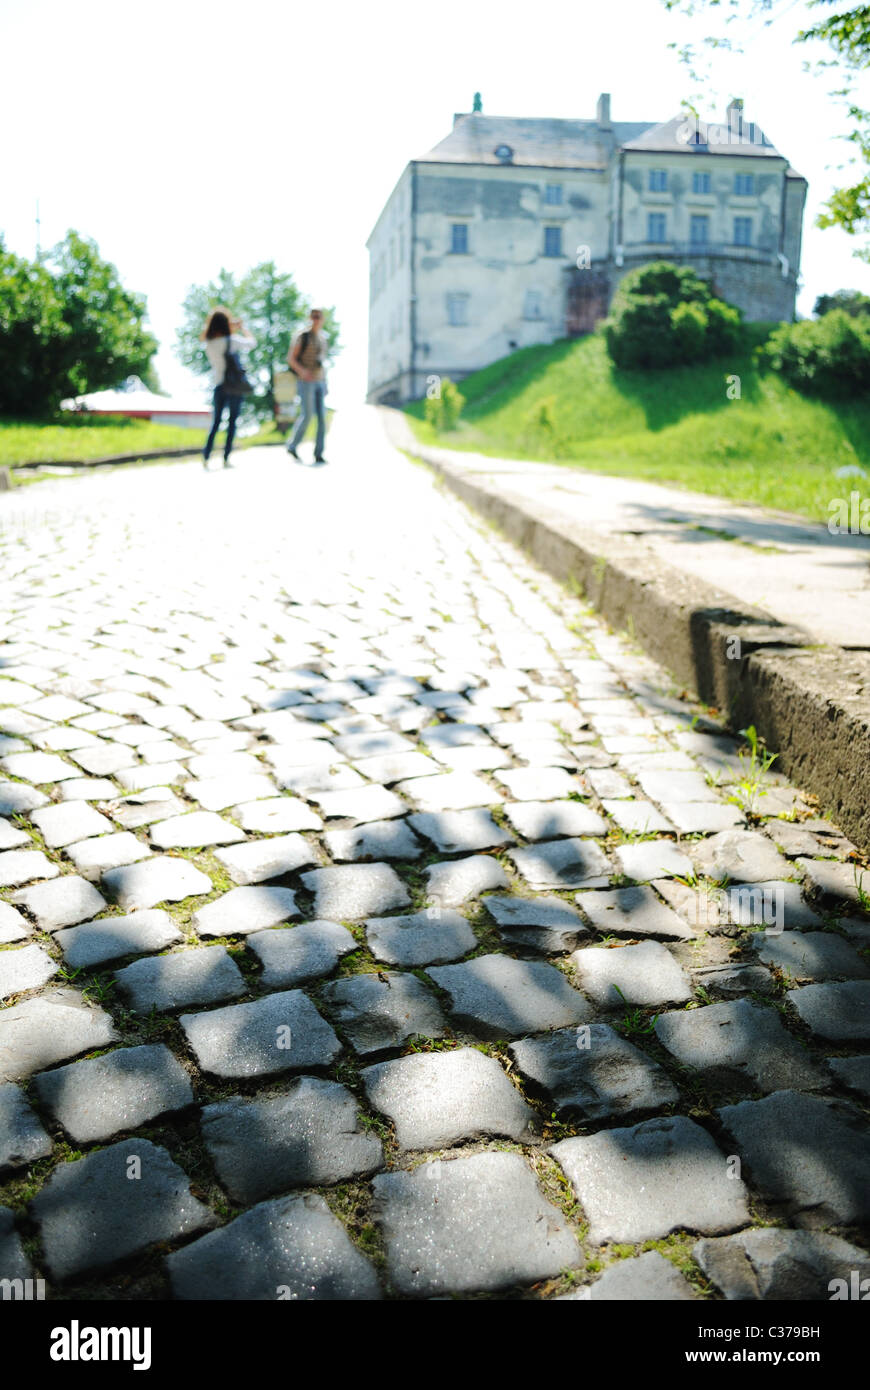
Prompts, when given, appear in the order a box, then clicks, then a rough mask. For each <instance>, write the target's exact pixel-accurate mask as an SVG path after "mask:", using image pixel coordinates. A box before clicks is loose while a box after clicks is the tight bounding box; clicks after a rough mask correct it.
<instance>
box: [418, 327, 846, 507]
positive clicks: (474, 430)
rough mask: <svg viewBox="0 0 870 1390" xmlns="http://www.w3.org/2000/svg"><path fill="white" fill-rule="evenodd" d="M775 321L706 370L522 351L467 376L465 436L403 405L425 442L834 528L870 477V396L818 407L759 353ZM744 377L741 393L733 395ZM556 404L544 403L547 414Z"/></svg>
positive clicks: (596, 347)
mask: <svg viewBox="0 0 870 1390" xmlns="http://www.w3.org/2000/svg"><path fill="white" fill-rule="evenodd" d="M771 327H772V325H770V324H747V325H745V329H744V334H743V344H742V347H741V349H740V350H739V351H738V352H736V353H735V354H734V356H733V357H729V358H722V359H720V360H719V361H716V362H710V363H704V364H702V365H699V366H691V367H689V366H687V367H674V368H669V369H663V370H656V371H643V372H642V371H630V372H629V371H619V370H617V369H616V368H615V367H614V366H613V364H612V363H611V361H610V359H609V358H608V356H607V353H606V351H605V347H604V340H603V337H602V336H601V334H600V333H594V334H591V335H589V336H588V337H585V338H579V339H575V340H570V341H565V340H563V341H561V342H557V343H552V344H550V345H549V346H539V347H530V348H523V349H521V350H520V351H519V352H515V353H513V354H512V355H511V356H510V357H505V358H502V359H501V360H500V361H498V362H494V363H492V365H491V366H489V367H486V368H484V369H483V370H482V371H480V372H475V373H474V374H473V375H471V376H469V377H466V378H465V379H464V380H463V382H462V392H463V395H465V397H466V400H467V405H466V407H465V410H464V413H463V418H462V420H461V421H460V425H459V428H458V429H457V430H454V431H451V432H450V433H448V434H444V435H437V434H436V433H435V431H434V430H433V429H432V427H431V425H429V424H428V423H427V422H426V421H425V420H424V419H423V418H422V417H423V402H422V401H418V402H414V403H412V404H411V405H409V406H408V407H407V414H408V417H409V419H410V421H411V424H412V426H413V428H414V431H415V433H416V435H417V437H418V438H419V439H420V440H421V442H423V443H432V444H440V445H444V446H446V447H448V448H451V449H471V450H475V451H476V452H478V453H482V454H490V455H493V456H496V457H498V456H501V457H508V458H526V459H540V460H547V461H548V462H555V463H561V464H565V465H566V466H568V467H572V468H584V469H590V470H592V471H594V472H598V473H610V474H617V475H623V476H626V477H636V478H649V479H651V480H654V481H656V482H661V483H675V484H677V485H679V486H681V487H685V488H690V489H692V490H693V491H696V492H706V493H712V494H715V495H717V496H720V497H730V498H734V499H735V500H739V501H744V502H754V503H757V504H760V505H762V506H767V507H775V508H777V509H779V510H782V511H790V512H795V513H798V514H800V515H803V516H808V517H813V518H815V519H817V520H825V521H826V520H827V519H828V516H829V515H830V513H829V510H828V504H829V501H830V499H831V498H832V497H844V496H848V493H849V491H850V488H854V487H856V486H857V484H858V483H860V479H857V480H856V479H855V478H851V479H849V478H846V479H843V478H838V477H837V476H836V473H837V469H839V468H842V467H843V465H844V464H858V465H860V466H862V467H864V468H866V469H867V470H868V473H870V400H852V401H842V402H839V401H838V402H825V401H819V400H810V399H808V398H807V397H804V396H801V395H800V394H799V393H798V392H796V391H794V390H792V389H791V388H790V387H789V386H787V385H786V384H785V383H784V382H783V380H782V379H781V378H780V377H778V376H777V375H776V374H775V373H773V372H768V371H761V370H759V368H758V365H757V363H756V360H755V357H754V348H755V347H756V346H757V345H758V344H759V343H760V342H762V341H763V340H764V339H765V338H766V337H767V335H768V333H769V332H770V329H771ZM730 375H736V376H739V377H740V383H741V398H740V399H739V400H729V399H728V398H727V396H726V377H727V376H730ZM544 406H546V409H542V407H544Z"/></svg>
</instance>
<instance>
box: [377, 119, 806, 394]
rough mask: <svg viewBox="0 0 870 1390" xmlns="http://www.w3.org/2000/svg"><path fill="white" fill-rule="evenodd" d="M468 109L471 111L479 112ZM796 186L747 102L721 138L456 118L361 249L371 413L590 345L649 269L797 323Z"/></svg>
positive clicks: (754, 312)
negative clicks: (437, 385) (698, 280)
mask: <svg viewBox="0 0 870 1390" xmlns="http://www.w3.org/2000/svg"><path fill="white" fill-rule="evenodd" d="M475 104H476V105H477V103H475ZM806 191H807V184H806V180H805V179H804V178H803V177H802V175H800V174H799V173H797V172H796V171H795V170H794V169H793V168H792V167H791V166H790V164H789V162H788V160H787V159H786V158H785V156H784V155H782V154H780V153H779V151H778V150H777V149H776V148H775V147H774V145H773V144H772V143H771V142H770V140H768V138H767V136H766V135H765V134H764V132H763V131H762V130H761V129H760V128H759V127H758V126H757V125H756V124H755V123H754V122H749V121H746V120H745V119H744V116H743V107H742V103H741V102H739V101H733V102H731V103H730V105H729V106H728V109H727V112H726V116H725V120H724V121H723V122H722V123H706V122H704V121H700V120H696V119H695V118H693V117H689V116H686V115H679V116H675V117H674V118H673V119H672V120H669V121H665V122H663V123H649V122H645V121H612V120H611V117H610V97H609V95H608V94H607V93H603V94H602V95H601V96H600V97H599V99H598V106H597V111H596V117H595V120H547V119H543V120H538V119H525V118H519V117H502V116H487V115H484V114H483V112H482V111H480V110H478V109H475V110H474V111H471V112H467V113H460V114H458V115H455V116H454V118H453V129H452V131H451V132H450V134H449V135H448V136H447V137H446V138H445V139H444V140H442V141H441V142H440V143H439V144H437V145H436V146H435V147H434V149H432V150H430V151H429V153H428V154H424V155H422V156H421V157H420V158H418V159H413V160H411V162H410V163H409V164H408V165H407V166H406V168H405V170H404V172H403V173H402V175H401V177H400V179H399V181H398V183H397V184H396V186H395V188H394V189H393V191H392V193H391V194H390V196H389V198H388V199H387V202H386V205H385V206H384V209H383V211H382V212H381V215H380V217H379V218H378V220H377V223H376V224H375V227H374V230H373V231H372V233H371V236H370V237H369V240H368V243H367V245H368V249H369V257H370V297H369V370H368V399H369V400H371V401H381V402H392V403H398V402H400V401H405V400H412V399H416V398H419V397H421V396H424V395H425V394H426V389H427V382H428V381H429V379H430V378H432V377H441V376H449V377H451V378H452V379H453V380H454V381H458V380H461V378H462V377H463V376H466V375H468V373H469V372H474V371H477V370H478V369H479V368H481V367H485V366H487V365H488V364H489V363H490V362H494V361H496V360H497V359H498V358H500V357H505V356H506V355H507V354H508V353H510V352H513V351H514V350H515V349H517V348H521V347H527V346H529V345H531V344H534V343H550V342H553V341H554V340H555V339H557V338H565V337H571V336H576V335H579V334H581V333H588V332H590V331H591V329H592V328H594V326H595V324H596V323H597V322H599V320H600V319H602V318H603V317H604V316H605V315H606V313H607V309H608V306H609V303H610V300H611V297H612V295H613V291H614V289H615V287H616V285H617V284H618V283H619V280H620V279H621V277H622V276H623V275H625V274H626V273H627V272H628V271H629V270H631V269H633V268H634V267H635V266H637V265H641V264H643V263H644V262H646V261H652V260H662V259H664V260H669V261H674V262H676V263H677V264H680V265H691V266H693V267H694V268H695V269H696V270H697V271H698V272H699V274H701V275H703V276H705V277H706V278H707V279H709V280H710V281H711V283H712V286H713V289H714V292H715V293H716V294H718V295H719V296H720V297H721V298H723V299H725V300H727V301H728V302H729V303H731V304H736V305H737V306H738V307H739V308H740V309H742V310H743V313H744V315H745V317H746V318H747V319H767V320H783V319H785V320H791V319H793V318H794V310H795V296H796V292H797V281H798V269H799V262H800V250H801V224H802V220H803V210H804V203H805V200H806Z"/></svg>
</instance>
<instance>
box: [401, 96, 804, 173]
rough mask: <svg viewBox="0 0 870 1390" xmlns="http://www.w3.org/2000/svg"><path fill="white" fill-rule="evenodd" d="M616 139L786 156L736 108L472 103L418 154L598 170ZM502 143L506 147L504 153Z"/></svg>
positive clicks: (643, 148)
mask: <svg viewBox="0 0 870 1390" xmlns="http://www.w3.org/2000/svg"><path fill="white" fill-rule="evenodd" d="M738 121H739V124H738ZM614 147H615V148H617V149H618V148H620V147H621V148H622V149H624V150H627V151H638V152H646V153H649V154H654V153H655V154H668V153H673V154H681V153H682V154H685V153H689V154H698V153H703V154H706V155H711V154H712V155H720V154H731V155H734V154H739V155H750V156H752V157H753V158H762V159H763V158H768V159H770V158H773V159H783V158H784V156H783V155H782V154H780V152H779V150H777V149H776V147H775V146H774V145H773V144H772V143H771V141H770V140H769V139H768V138H767V136H766V135H765V134H764V132H763V130H762V129H761V127H760V126H759V125H757V124H756V123H755V122H754V121H743V120H742V113H740V114H739V115H738V114H736V113H734V114H732V115H731V123H730V124H729V123H727V122H724V121H723V122H714V121H709V122H708V121H703V120H700V119H699V120H695V118H694V117H691V116H688V115H687V114H686V113H685V112H681V113H680V115H678V116H673V117H672V118H671V119H670V120H668V121H659V122H655V121H613V122H612V123H608V124H607V125H601V124H600V123H599V122H598V121H593V120H562V119H557V118H553V117H543V118H538V117H533V116H485V115H484V114H483V113H482V112H480V111H472V112H467V113H461V114H459V115H457V116H454V119H453V129H452V130H451V132H450V134H449V135H447V136H445V138H444V139H443V140H440V141H439V142H438V144H437V145H434V146H433V147H432V149H431V150H429V151H427V153H426V154H424V155H421V156H420V157H419V158H418V160H417V161H416V162H417V163H422V164H426V163H430V164H502V165H504V164H508V165H514V166H520V167H526V168H529V167H536V168H552V169H596V170H597V169H606V168H607V166H608V165H609V163H610V161H611V159H612V156H613V150H614ZM500 149H504V150H505V151H506V152H507V153H506V154H499V153H498V151H499V150H500ZM795 176H797V177H800V175H795V173H794V172H793V171H792V177H795Z"/></svg>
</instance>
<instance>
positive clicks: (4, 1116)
mask: <svg viewBox="0 0 870 1390" xmlns="http://www.w3.org/2000/svg"><path fill="white" fill-rule="evenodd" d="M50 1153H51V1140H50V1139H49V1137H48V1135H47V1134H46V1132H45V1130H44V1129H43V1127H42V1125H41V1124H40V1122H39V1118H38V1116H37V1114H36V1112H35V1111H34V1110H33V1109H32V1108H31V1107H30V1105H29V1104H28V1102H27V1098H26V1097H25V1095H24V1092H23V1091H22V1090H21V1088H20V1087H19V1086H15V1085H13V1083H12V1082H11V1081H8V1082H5V1083H0V1176H5V1175H6V1174H7V1173H11V1172H13V1171H14V1170H15V1169H16V1168H23V1167H25V1166H26V1165H27V1164H28V1163H34V1162H35V1161H36V1159H38V1158H45V1156H46V1154H50ZM0 1271H2V1272H0V1278H2V1277H3V1274H4V1273H5V1272H6V1271H5V1269H4V1267H3V1263H2V1260H0Z"/></svg>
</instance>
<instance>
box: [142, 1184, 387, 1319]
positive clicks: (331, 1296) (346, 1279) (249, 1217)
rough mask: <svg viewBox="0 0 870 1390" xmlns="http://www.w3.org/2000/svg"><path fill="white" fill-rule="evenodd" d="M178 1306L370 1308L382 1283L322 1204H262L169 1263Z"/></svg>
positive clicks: (313, 1200) (289, 1200)
mask: <svg viewBox="0 0 870 1390" xmlns="http://www.w3.org/2000/svg"><path fill="white" fill-rule="evenodd" d="M166 1264H167V1268H168V1270H169V1277H170V1280H171V1282H172V1289H173V1292H174V1294H175V1297H176V1298H182V1299H194V1300H196V1301H199V1300H200V1299H220V1300H225V1301H227V1300H235V1299H243V1300H247V1299H259V1300H265V1301H268V1302H274V1300H275V1299H276V1298H279V1297H280V1298H287V1299H293V1300H300V1299H301V1300H306V1301H311V1300H321V1299H328V1300H330V1301H332V1300H338V1301H340V1302H345V1301H351V1300H364V1301H367V1302H368V1301H372V1300H374V1299H378V1298H380V1297H381V1292H380V1287H379V1285H378V1280H377V1275H376V1274H375V1271H374V1268H373V1266H372V1265H371V1263H370V1261H368V1260H367V1259H366V1258H365V1256H364V1255H361V1254H360V1252H359V1251H358V1250H357V1249H356V1247H355V1246H354V1245H353V1244H351V1241H350V1240H349V1238H348V1236H347V1233H346V1231H345V1229H344V1227H343V1226H342V1224H341V1222H340V1221H338V1220H337V1219H336V1218H335V1217H334V1216H333V1215H332V1214H331V1212H330V1210H329V1207H328V1206H327V1205H326V1203H325V1201H324V1200H323V1198H322V1197H318V1196H316V1195H315V1194H314V1193H306V1194H305V1195H304V1196H301V1197H280V1198H279V1199H278V1200H277V1201H274V1202H262V1203H260V1205H259V1206H256V1207H252V1208H251V1210H250V1211H247V1212H245V1213H244V1215H242V1216H238V1217H236V1219H235V1221H232V1222H230V1224H229V1225H228V1226H224V1227H223V1228H222V1229H221V1230H219V1231H212V1232H210V1233H209V1234H208V1235H205V1236H200V1238H199V1239H198V1240H195V1241H193V1242H192V1243H191V1244H190V1245H188V1246H186V1247H185V1248H184V1249H183V1250H176V1251H175V1253H174V1254H172V1255H170V1256H169V1257H168V1259H167V1261H166Z"/></svg>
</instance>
